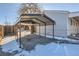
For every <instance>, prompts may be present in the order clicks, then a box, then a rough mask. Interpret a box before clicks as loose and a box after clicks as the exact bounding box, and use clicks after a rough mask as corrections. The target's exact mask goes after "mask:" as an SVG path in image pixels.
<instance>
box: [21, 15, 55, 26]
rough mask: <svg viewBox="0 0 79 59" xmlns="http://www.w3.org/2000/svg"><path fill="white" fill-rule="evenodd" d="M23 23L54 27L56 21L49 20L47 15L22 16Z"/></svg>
mask: <svg viewBox="0 0 79 59" xmlns="http://www.w3.org/2000/svg"><path fill="white" fill-rule="evenodd" d="M20 21H21V22H27V23H28V22H29V21H30V22H32V23H34V24H40V25H45V24H46V25H52V24H55V21H54V20H52V19H51V18H49V17H48V16H47V15H45V14H21V15H20Z"/></svg>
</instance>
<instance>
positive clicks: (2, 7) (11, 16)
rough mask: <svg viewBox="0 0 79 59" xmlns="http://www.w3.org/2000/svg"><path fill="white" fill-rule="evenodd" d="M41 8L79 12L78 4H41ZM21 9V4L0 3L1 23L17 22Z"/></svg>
mask: <svg viewBox="0 0 79 59" xmlns="http://www.w3.org/2000/svg"><path fill="white" fill-rule="evenodd" d="M40 6H41V8H42V9H45V10H64V11H70V12H75V11H79V4H77V3H75V4H69V3H67V4H66V3H65V4H64V3H63V4H61V3H60V4H59V3H46V4H45V3H44V4H43V3H41V4H40ZM19 7H20V4H19V3H16V4H11V3H9V4H7V3H6V4H5V3H4V4H1V3H0V23H1V22H4V21H6V19H7V21H8V22H15V20H16V18H17V10H18V9H19Z"/></svg>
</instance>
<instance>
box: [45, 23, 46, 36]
mask: <svg viewBox="0 0 79 59" xmlns="http://www.w3.org/2000/svg"><path fill="white" fill-rule="evenodd" d="M45 37H46V24H45Z"/></svg>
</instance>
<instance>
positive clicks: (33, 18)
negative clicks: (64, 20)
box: [17, 14, 55, 48]
mask: <svg viewBox="0 0 79 59" xmlns="http://www.w3.org/2000/svg"><path fill="white" fill-rule="evenodd" d="M18 19H19V21H18V23H17V24H18V25H19V26H20V27H19V29H20V31H19V33H20V34H19V43H20V48H21V27H22V25H24V26H26V25H30V26H31V34H33V33H34V32H33V31H32V30H33V26H35V25H39V35H40V26H44V31H45V37H46V26H47V25H52V37H53V38H54V25H55V21H54V20H52V19H51V18H49V17H48V16H47V15H45V14H22V15H20V17H19V18H18Z"/></svg>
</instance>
